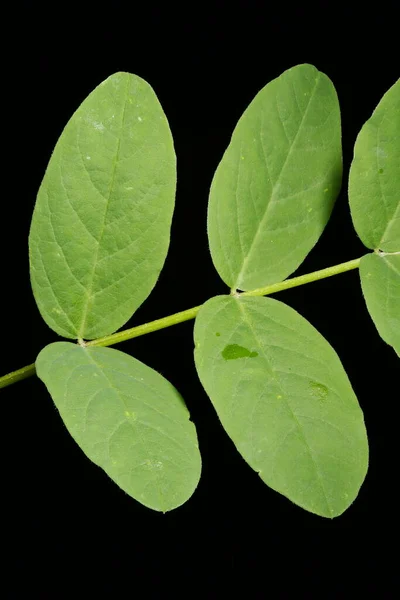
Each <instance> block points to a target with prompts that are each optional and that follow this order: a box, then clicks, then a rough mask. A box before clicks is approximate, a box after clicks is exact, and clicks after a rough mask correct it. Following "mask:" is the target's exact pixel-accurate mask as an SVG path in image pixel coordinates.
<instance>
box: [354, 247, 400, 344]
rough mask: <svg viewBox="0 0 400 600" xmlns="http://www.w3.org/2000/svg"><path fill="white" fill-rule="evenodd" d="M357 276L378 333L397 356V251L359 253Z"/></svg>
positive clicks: (399, 295) (399, 336)
mask: <svg viewBox="0 0 400 600" xmlns="http://www.w3.org/2000/svg"><path fill="white" fill-rule="evenodd" d="M360 278H361V287H362V291H363V294H364V299H365V302H366V305H367V309H368V312H369V314H370V316H371V318H372V320H373V322H374V323H375V326H376V328H377V330H378V333H379V335H380V336H381V338H382V339H383V340H384V341H385V342H386V343H387V344H389V345H391V346H393V348H394V350H395V351H396V353H397V354H398V355H399V356H400V254H398V255H394V254H392V255H386V256H384V255H383V256H380V255H378V254H375V253H373V254H367V255H366V256H363V257H362V259H361V262H360Z"/></svg>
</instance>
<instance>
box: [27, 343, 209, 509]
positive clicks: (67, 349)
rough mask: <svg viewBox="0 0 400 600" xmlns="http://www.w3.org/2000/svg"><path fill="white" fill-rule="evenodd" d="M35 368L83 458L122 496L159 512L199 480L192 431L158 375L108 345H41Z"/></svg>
mask: <svg viewBox="0 0 400 600" xmlns="http://www.w3.org/2000/svg"><path fill="white" fill-rule="evenodd" d="M36 369H37V374H38V376H39V377H40V379H41V380H42V381H43V382H44V383H45V385H46V387H47V388H48V390H49V392H50V394H51V396H52V398H53V400H54V403H55V404H56V406H57V408H58V410H59V412H60V415H61V417H62V419H63V421H64V423H65V425H66V427H67V429H68V431H69V432H70V434H71V435H72V437H73V438H74V440H75V441H76V442H77V444H78V445H79V446H80V447H81V449H82V450H83V451H84V453H85V454H86V456H88V458H90V460H92V461H93V462H94V463H96V464H97V465H99V466H100V467H101V468H102V469H104V471H105V472H106V473H107V475H109V476H110V477H111V479H113V480H114V481H115V483H117V484H118V485H119V486H120V487H121V488H122V489H123V490H124V491H125V492H127V493H128V494H129V495H130V496H132V497H133V498H135V499H136V500H138V501H139V502H141V503H142V504H144V505H145V506H147V507H149V508H152V509H154V510H158V511H163V512H166V511H168V510H172V509H173V508H176V507H177V506H180V505H181V504H183V503H184V502H186V500H188V498H189V497H190V496H191V495H192V493H193V491H194V490H195V488H196V486H197V483H198V481H199V478H200V471H201V459H200V453H199V448H198V443H197V436H196V429H195V427H194V425H193V423H192V422H191V421H189V413H188V410H187V408H186V406H185V404H184V401H183V399H182V397H181V396H180V394H179V393H178V391H177V390H176V389H175V388H174V387H173V386H172V385H171V384H170V383H169V382H168V381H167V380H166V379H164V377H162V376H161V375H160V374H159V373H157V372H156V371H154V370H153V369H151V368H150V367H148V366H146V365H144V364H143V363H141V362H139V361H138V360H136V359H134V358H132V357H131V356H128V355H127V354H125V353H123V352H120V351H118V350H112V349H110V348H96V347H85V348H83V347H81V346H78V345H75V344H71V343H70V342H56V343H54V344H50V345H49V346H46V347H45V348H44V349H43V350H42V351H41V352H40V354H39V356H38V358H37V360H36Z"/></svg>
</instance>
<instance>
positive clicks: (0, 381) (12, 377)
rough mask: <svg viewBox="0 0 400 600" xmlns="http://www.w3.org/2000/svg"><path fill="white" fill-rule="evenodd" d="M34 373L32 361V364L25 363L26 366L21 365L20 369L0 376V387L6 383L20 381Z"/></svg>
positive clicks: (5, 385)
mask: <svg viewBox="0 0 400 600" xmlns="http://www.w3.org/2000/svg"><path fill="white" fill-rule="evenodd" d="M35 373H36V368H35V363H33V364H32V365H26V367H22V369H18V370H17V371H11V373H8V374H7V375H3V377H0V388H3V387H7V386H8V385H11V384H12V383H16V382H17V381H22V380H23V379H26V378H27V377H31V376H32V375H35Z"/></svg>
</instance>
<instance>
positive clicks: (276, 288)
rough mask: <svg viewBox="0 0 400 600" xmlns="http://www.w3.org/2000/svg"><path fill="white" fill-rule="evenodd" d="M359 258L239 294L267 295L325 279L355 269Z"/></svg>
mask: <svg viewBox="0 0 400 600" xmlns="http://www.w3.org/2000/svg"><path fill="white" fill-rule="evenodd" d="M360 260H361V258H355V259H354V260H349V261H348V262H345V263H341V264H340V265H334V266H333V267H327V268H326V269H321V270H320V271H314V273H307V274H306V275H300V276H299V277H293V278H292V279H286V280H285V281H281V282H280V283H272V284H271V285H267V286H265V287H262V288H257V289H256V290H251V291H250V292H242V293H241V294H239V295H240V296H268V295H269V294H274V293H275V292H281V291H282V290H288V289H289V288H292V287H297V286H298V285H304V284H305V283H311V282H312V281H318V280H319V279H325V278H326V277H332V275H339V273H345V272H346V271H351V270H352V269H357V268H358V266H359V264H360Z"/></svg>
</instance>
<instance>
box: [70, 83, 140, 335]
mask: <svg viewBox="0 0 400 600" xmlns="http://www.w3.org/2000/svg"><path fill="white" fill-rule="evenodd" d="M129 85H130V80H129V77H127V85H126V89H125V101H124V108H123V111H122V119H121V134H120V135H119V136H118V144H117V149H116V153H115V159H114V164H113V168H112V172H111V178H110V185H109V188H108V193H107V198H106V208H105V211H104V217H103V225H102V228H101V231H100V235H99V239H98V242H97V249H96V252H95V255H94V259H93V269H92V273H91V276H90V283H89V285H88V287H87V289H86V294H87V298H86V302H85V305H84V308H83V312H82V321H81V326H80V328H79V333H78V338H80V339H83V337H84V332H85V327H86V321H87V317H88V313H89V304H90V301H91V298H92V292H93V284H94V278H95V275H96V268H97V264H98V257H99V252H100V246H101V241H102V239H103V235H104V231H105V227H106V221H107V214H108V210H109V207H110V197H111V192H112V190H113V186H114V181H115V173H116V170H117V165H118V162H119V153H120V149H121V138H122V132H123V129H124V123H125V115H126V106H127V103H128V88H129Z"/></svg>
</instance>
